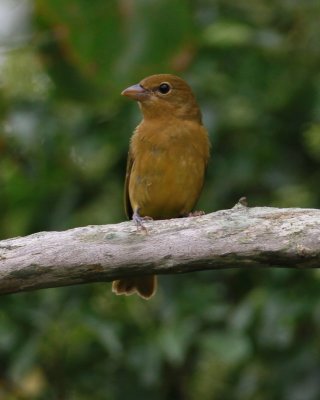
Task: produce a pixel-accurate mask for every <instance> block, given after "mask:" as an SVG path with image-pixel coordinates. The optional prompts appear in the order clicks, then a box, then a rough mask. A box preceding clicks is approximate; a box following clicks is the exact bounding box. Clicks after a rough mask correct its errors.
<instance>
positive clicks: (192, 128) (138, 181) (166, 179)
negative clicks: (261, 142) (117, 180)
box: [113, 74, 210, 298]
mask: <svg viewBox="0 0 320 400" xmlns="http://www.w3.org/2000/svg"><path fill="white" fill-rule="evenodd" d="M122 94H123V95H125V96H127V97H129V98H132V99H134V100H137V101H138V102H139V106H140V108H141V111H142V114H143V120H142V122H141V123H140V124H139V125H138V126H137V128H136V129H135V131H134V134H133V136H132V138H131V143H130V148H129V154H128V163H127V173H126V180H125V209H126V214H127V216H128V217H129V218H133V219H134V220H135V221H136V223H137V224H138V225H140V226H142V227H143V223H142V217H151V218H152V219H167V218H174V217H180V216H186V215H188V214H189V213H190V212H191V211H192V209H193V208H194V206H195V204H196V202H197V200H198V197H199V195H200V192H201V189H202V186H203V182H204V175H205V170H206V166H207V163H208V159H209V150H210V144H209V139H208V134H207V131H206V129H205V128H204V126H203V125H202V121H201V113H200V110H199V107H198V105H197V102H196V100H195V97H194V96H193V94H192V91H191V89H190V87H189V86H188V85H187V84H186V83H185V82H184V81H183V80H182V79H181V78H179V77H177V76H174V75H170V74H161V75H153V76H150V77H148V78H145V79H143V80H142V81H141V82H140V84H138V85H134V86H131V87H129V88H128V89H126V90H124V91H123V92H122ZM155 290H156V278H155V277H154V276H151V275H150V276H145V277H139V278H125V279H121V280H118V281H114V282H113V291H114V292H115V293H116V294H132V293H134V292H137V293H138V294H139V295H140V296H141V297H143V298H150V297H151V296H152V295H153V294H154V293H155Z"/></svg>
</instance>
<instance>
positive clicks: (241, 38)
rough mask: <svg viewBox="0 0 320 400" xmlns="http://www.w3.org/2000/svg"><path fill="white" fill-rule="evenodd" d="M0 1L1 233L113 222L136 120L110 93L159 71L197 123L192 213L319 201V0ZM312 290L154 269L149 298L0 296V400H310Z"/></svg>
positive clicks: (282, 276)
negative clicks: (177, 82) (208, 146)
mask: <svg viewBox="0 0 320 400" xmlns="http://www.w3.org/2000/svg"><path fill="white" fill-rule="evenodd" d="M4 4H5V5H6V7H7V9H9V11H10V12H9V14H10V13H11V14H12V15H13V14H14V15H16V18H15V19H13V21H12V23H11V31H8V32H9V33H8V32H7V34H5V30H4V28H3V30H2V31H1V32H0V46H1V47H2V52H1V59H0V84H1V92H0V116H1V120H0V127H1V129H0V208H1V224H0V237H1V238H6V237H12V236H16V235H26V234H30V233H33V232H36V231H40V230H59V229H67V228H72V227H75V226H79V225H87V224H105V223H113V222H119V221H122V220H124V212H123V206H122V185H123V178H124V171H125V163H126V152H127V148H128V142H129V138H130V135H131V132H132V130H133V128H134V126H135V125H136V124H137V121H138V120H139V118H140V115H139V110H138V108H137V106H136V104H133V103H130V102H129V101H128V100H125V99H123V98H121V96H120V92H121V90H122V89H124V88H125V87H127V86H129V85H131V84H133V83H136V82H137V81H139V80H140V79H141V78H143V77H145V76H147V75H149V74H152V73H161V72H172V73H176V74H179V75H181V76H182V77H184V78H185V79H186V80H187V81H188V82H189V83H190V84H191V86H192V87H193V88H194V91H195V93H196V95H197V98H198V100H199V103H200V105H201V109H202V111H203V116H204V121H205V124H206V126H207V127H208V129H209V132H210V136H211V140H212V162H211V163H210V165H209V169H208V174H207V181H206V185H205V188H204V193H203V196H202V198H201V200H200V203H199V209H204V210H205V211H207V212H210V211H213V210H216V209H221V208H228V207H230V206H233V205H234V204H235V203H236V202H237V200H238V199H239V198H240V197H241V196H243V195H246V196H247V197H248V199H249V205H252V206H255V205H259V206H264V205H266V206H270V205H272V206H281V207H319V205H320V185H319V182H320V168H319V161H320V72H319V62H320V47H319V37H320V25H319V17H320V4H319V2H318V1H305V2H296V1H293V0H288V1H286V2H282V1H280V0H275V1H273V2H268V1H266V0H249V1H248V0H246V1H244V0H240V1H238V2H232V1H230V0H223V1H222V0H220V1H219V0H198V1H194V2H183V1H180V0H153V1H149V2H148V1H143V0H139V1H136V2H133V1H129V0H121V1H115V0H112V1H111V0H110V1H102V0H96V1H94V2H88V1H85V0H69V1H67V2H66V1H61V0H37V1H35V2H34V6H33V8H32V7H31V3H30V2H28V1H25V2H19V1H17V0H7V1H6V2H4ZM3 13H4V6H1V7H0V22H1V15H2V14H3ZM9 14H8V15H9ZM3 15H4V14H3ZM3 15H2V16H3ZM17 16H19V18H18V17H17ZM31 16H32V24H31V23H30V18H31ZM7 17H8V16H7ZM2 19H3V18H2ZM4 20H5V19H3V21H4ZM30 25H32V30H31V29H30ZM3 26H5V25H3ZM1 35H3V37H1ZM235 267H236V265H235ZM319 289H320V275H319V273H318V272H314V271H290V270H281V269H279V270H268V271H249V270H248V271H238V270H236V269H235V270H230V271H211V272H202V273H192V274H188V275H181V276H170V277H162V278H161V282H160V288H159V293H158V294H157V296H156V297H155V298H154V299H153V300H151V301H150V302H145V301H142V300H140V299H138V298H134V297H131V298H119V297H116V296H114V295H112V294H111V293H110V285H108V284H95V285H93V284H91V285H87V286H83V287H72V288H59V289H50V290H43V291H39V292H35V293H25V294H19V295H12V296H6V297H2V298H1V299H0V360H1V363H0V398H4V399H9V400H20V399H21V400H29V399H36V400H37V399H38V400H42V399H68V400H69V399H77V400H82V399H83V400H84V399H88V398H90V399H93V400H94V399H97V400H98V399H99V400H100V399H107V400H109V399H110V400H113V399H114V400H116V399H122V398H125V399H126V398H130V399H132V400H134V399H141V398H152V399H155V400H157V399H159V400H160V399H186V400H196V399H203V400H212V399H214V400H219V399H221V400H225V399H228V400H229V399H234V400H250V399H252V400H253V399H254V400H269V399H274V400H278V399H279V400H289V399H290V400H302V399H303V400H317V399H319V398H320V382H319V374H320V356H319V354H320V347H319V340H318V337H319V334H320V302H319V299H318V297H319Z"/></svg>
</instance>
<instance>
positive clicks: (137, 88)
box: [121, 84, 148, 101]
mask: <svg viewBox="0 0 320 400" xmlns="http://www.w3.org/2000/svg"><path fill="white" fill-rule="evenodd" d="M121 94H122V96H127V97H129V98H130V99H133V100H137V101H143V100H144V99H146V98H147V97H148V91H147V90H146V89H145V88H144V87H142V86H141V85H139V84H137V85H133V86H130V87H128V88H127V89H124V91H123V92H121Z"/></svg>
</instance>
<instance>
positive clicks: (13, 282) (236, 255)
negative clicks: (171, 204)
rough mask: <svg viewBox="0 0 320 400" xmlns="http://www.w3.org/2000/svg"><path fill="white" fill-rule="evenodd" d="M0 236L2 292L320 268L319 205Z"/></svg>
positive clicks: (237, 209)
mask: <svg viewBox="0 0 320 400" xmlns="http://www.w3.org/2000/svg"><path fill="white" fill-rule="evenodd" d="M146 226H147V227H148V234H145V233H144V232H143V231H137V228H136V227H135V226H134V224H133V222H123V223H120V224H116V225H101V226H87V227H83V228H76V229H70V230H67V231H63V232H40V233H36V234H34V235H30V236H26V237H18V238H14V239H8V240H3V241H0V294H4V293H15V292H21V291H26V290H34V289H40V288H49V287H56V286H66V285H74V284H80V283H88V282H101V281H112V280H114V279H117V278H120V277H124V276H132V275H143V274H145V273H149V274H150V273H155V274H174V273H181V272H191V271H199V270H209V269H218V268H243V267H250V268H256V267H263V268H264V267H293V268H319V267H320V210H315V209H299V208H291V209H277V208H267V207H263V208H247V207H246V206H245V205H243V203H242V204H241V203H238V204H237V205H236V206H235V207H234V208H232V209H230V210H222V211H218V212H215V213H212V214H208V215H205V216H201V217H194V218H181V219H172V220H164V221H150V222H146Z"/></svg>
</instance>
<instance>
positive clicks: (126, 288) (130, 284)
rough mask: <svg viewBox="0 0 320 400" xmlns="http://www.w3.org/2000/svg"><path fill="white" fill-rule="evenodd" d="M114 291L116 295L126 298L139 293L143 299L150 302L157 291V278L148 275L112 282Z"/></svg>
mask: <svg viewBox="0 0 320 400" xmlns="http://www.w3.org/2000/svg"><path fill="white" fill-rule="evenodd" d="M112 291H113V293H115V294H124V295H126V296H129V295H131V294H134V293H137V294H138V295H139V296H140V297H142V298H143V299H146V300H148V299H150V298H151V297H152V296H153V295H154V294H155V293H156V291H157V277H156V276H155V275H146V276H142V277H141V276H140V277H131V278H125V279H119V280H118V281H113V282H112Z"/></svg>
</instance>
